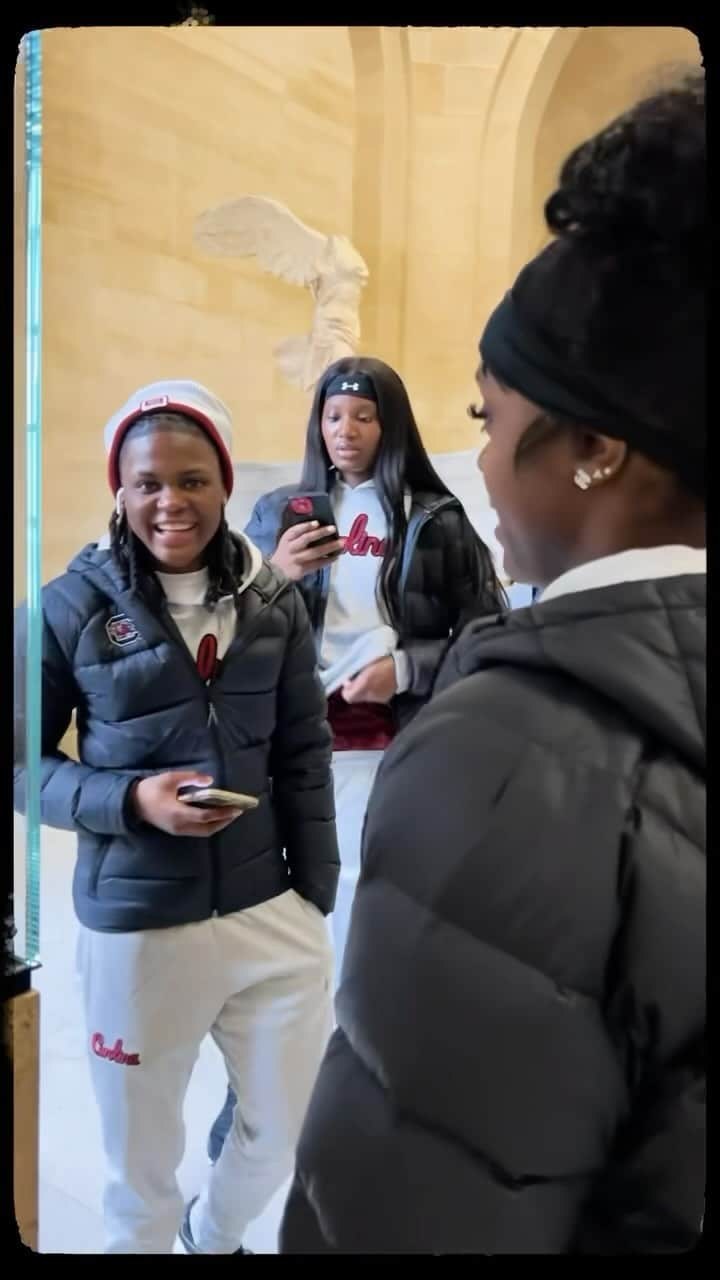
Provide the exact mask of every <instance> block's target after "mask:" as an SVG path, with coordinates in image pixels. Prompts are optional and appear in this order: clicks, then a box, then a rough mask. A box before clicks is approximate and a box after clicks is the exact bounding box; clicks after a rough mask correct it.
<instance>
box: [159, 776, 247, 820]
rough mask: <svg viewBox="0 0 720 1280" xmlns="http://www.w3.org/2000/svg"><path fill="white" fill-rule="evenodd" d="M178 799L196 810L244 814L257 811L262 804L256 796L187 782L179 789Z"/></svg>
mask: <svg viewBox="0 0 720 1280" xmlns="http://www.w3.org/2000/svg"><path fill="white" fill-rule="evenodd" d="M177 798H178V800H182V801H183V802H184V803H185V804H189V805H193V806H194V807H195V808H196V809H240V810H242V812H243V813H247V812H249V811H250V810H251V809H257V807H258V805H259V804H260V801H259V800H258V799H257V797H256V796H245V795H242V793H241V792H239V791H223V790H221V788H220V787H203V786H201V784H200V783H198V782H186V783H184V784H183V786H181V787H178V789H177Z"/></svg>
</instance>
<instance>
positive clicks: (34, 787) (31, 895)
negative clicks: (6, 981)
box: [16, 31, 42, 964]
mask: <svg viewBox="0 0 720 1280" xmlns="http://www.w3.org/2000/svg"><path fill="white" fill-rule="evenodd" d="M41 58H42V46H41V35H40V32H39V31H33V32H30V33H29V34H28V35H27V36H26V37H25V39H24V40H23V44H22V49H21V58H20V64H19V67H18V82H20V80H21V79H22V80H23V81H24V123H25V129H24V134H25V136H24V178H25V183H24V186H25V189H24V211H25V219H24V221H25V226H24V233H25V245H26V253H25V281H24V285H25V288H24V328H25V352H24V355H25V395H24V408H25V449H24V504H22V505H23V506H24V510H22V506H21V514H22V516H24V525H25V554H24V570H25V572H24V578H25V582H24V587H25V590H24V595H25V602H26V611H27V627H26V630H25V652H24V654H19V655H18V659H19V661H18V662H17V663H16V679H17V680H18V681H19V680H22V681H24V688H19V689H18V690H17V695H18V696H19V699H20V701H21V704H23V705H24V732H25V761H24V762H25V885H24V889H25V899H24V904H23V905H24V911H23V915H24V943H23V944H22V945H23V951H22V954H23V957H24V959H25V960H26V961H27V962H28V963H30V964H34V963H36V962H37V961H38V960H39V954H40V745H41V717H40V710H41V709H40V696H41V658H42V612H41V585H42V544H41V536H42V529H41V504H42V441H41V412H42V379H41V340H42V338H41V307H42V177H41V154H42V74H41ZM18 87H19V83H18ZM16 107H17V99H16ZM17 518H18V511H17V509H16V521H17ZM17 541H18V538H17V524H16V545H17ZM17 567H18V566H17V562H16V571H17ZM19 585H20V584H19V583H17V582H16V591H17V589H18V586H19ZM16 883H17V882H16ZM21 936H22V935H21ZM20 946H21V942H20V938H17V939H16V950H17V949H19V947H20Z"/></svg>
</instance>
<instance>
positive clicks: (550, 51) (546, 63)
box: [476, 27, 581, 323]
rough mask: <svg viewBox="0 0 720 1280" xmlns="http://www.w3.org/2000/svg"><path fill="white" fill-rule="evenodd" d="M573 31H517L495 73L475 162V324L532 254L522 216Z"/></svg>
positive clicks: (529, 229)
mask: <svg viewBox="0 0 720 1280" xmlns="http://www.w3.org/2000/svg"><path fill="white" fill-rule="evenodd" d="M580 34H581V28H576V27H524V28H522V29H520V30H518V31H517V32H516V34H515V37H514V39H513V41H512V43H511V44H510V46H509V48H508V51H507V54H506V56H505V59H504V61H503V63H502V65H501V66H500V69H499V71H498V74H497V79H496V82H495V87H494V90H493V94H492V97H491V100H490V105H489V108H488V114H487V121H486V127H485V135H484V141H483V148H482V157H481V164H482V171H483V172H484V173H487V174H488V175H492V187H491V188H490V189H489V191H488V199H487V200H486V201H485V202H484V203H483V208H482V214H481V217H480V220H479V226H478V237H479V240H478V253H477V263H478V268H477V269H478V278H477V281H476V298H477V299H478V303H479V305H480V308H481V314H480V315H479V316H478V320H479V322H480V323H483V322H484V320H485V318H486V317H487V314H488V312H489V310H490V309H491V308H492V306H493V305H494V303H495V302H496V301H497V300H498V298H499V297H500V296H501V294H502V293H503V292H504V291H505V289H507V288H509V286H510V284H511V282H512V279H513V278H514V275H515V274H516V273H517V270H518V269H519V268H520V266H521V265H522V263H523V262H524V261H525V260H526V258H527V257H529V256H530V254H531V253H532V251H533V249H534V244H533V243H532V238H533V224H532V221H531V218H530V217H529V214H530V210H531V208H532V203H531V202H532V194H533V186H532V184H533V173H534V165H533V156H534V148H535V143H536V140H537V134H538V129H539V127H540V122H541V120H542V117H543V114H544V111H545V107H546V104H547V101H548V99H549V97H550V94H551V92H552V89H553V86H554V84H555V82H556V80H557V77H558V75H559V73H560V71H561V69H562V67H563V65H564V63H565V61H566V59H567V58H568V57H569V55H570V53H571V52H572V50H573V48H574V46H575V43H576V42H577V40H578V37H579V36H580ZM536 234H537V231H536V230H535V235H536Z"/></svg>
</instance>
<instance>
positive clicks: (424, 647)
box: [402, 507, 505, 698]
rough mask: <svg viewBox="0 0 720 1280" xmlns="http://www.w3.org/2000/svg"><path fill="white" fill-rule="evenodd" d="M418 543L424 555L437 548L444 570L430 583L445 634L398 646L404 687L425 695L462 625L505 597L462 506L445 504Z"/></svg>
mask: <svg viewBox="0 0 720 1280" xmlns="http://www.w3.org/2000/svg"><path fill="white" fill-rule="evenodd" d="M421 546H422V547H423V548H425V549H426V554H427V556H428V559H430V557H432V555H433V549H434V550H435V552H436V553H437V552H439V553H440V556H441V561H439V563H441V564H442V570H441V573H440V574H439V575H438V579H437V583H436V584H433V585H435V586H436V590H437V593H438V594H439V595H442V596H444V597H445V601H446V607H447V614H448V622H449V626H448V633H447V635H446V636H443V637H441V638H439V639H437V638H433V639H422V638H419V637H413V636H410V637H408V638H405V637H403V641H402V649H403V651H404V652H405V653H406V654H407V656H408V660H409V665H410V685H409V688H408V689H407V690H406V692H407V693H409V694H412V695H413V696H415V697H418V698H428V697H429V696H430V694H431V692H432V689H433V684H434V681H435V677H436V675H437V672H438V670H439V668H440V666H441V664H442V661H443V659H444V657H445V655H446V653H447V651H448V648H449V646H450V645H451V644H452V642H453V640H454V639H455V638H456V637H457V636H458V635H459V634H460V632H461V631H462V629H463V627H464V626H466V625H467V623H468V622H470V621H472V619H473V618H482V617H485V616H486V615H487V614H494V613H497V612H498V610H500V609H502V608H503V606H504V603H505V602H504V600H503V597H502V590H501V588H500V586H499V583H498V582H497V579H496V577H495V571H494V567H493V564H492V560H491V558H490V553H489V552H488V550H487V548H486V547H485V546H484V544H483V543H482V542H481V541H480V539H479V538H478V536H477V534H476V533H475V530H474V529H473V527H472V525H471V524H470V521H469V520H468V518H467V516H466V514H465V512H464V511H463V509H462V507H448V508H446V509H445V510H444V511H443V512H442V513H441V514H440V515H439V516H437V517H436V518H435V519H434V520H432V521H431V522H430V523H429V524H428V526H427V529H426V530H425V531H424V533H423V535H422V536H421ZM433 594H434V593H433Z"/></svg>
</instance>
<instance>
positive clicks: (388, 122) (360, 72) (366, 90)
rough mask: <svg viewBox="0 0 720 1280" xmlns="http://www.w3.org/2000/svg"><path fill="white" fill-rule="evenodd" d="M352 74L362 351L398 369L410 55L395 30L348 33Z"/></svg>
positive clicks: (404, 253) (401, 31) (405, 39)
mask: <svg viewBox="0 0 720 1280" xmlns="http://www.w3.org/2000/svg"><path fill="white" fill-rule="evenodd" d="M348 35H349V39H350V47H351V50H352V57H353V66H354V71H355V154H354V171H353V240H354V243H355V244H356V245H357V248H358V249H359V250H360V252H361V253H362V255H363V257H364V258H365V261H366V262H367V264H368V268H369V270H370V279H369V281H368V285H367V288H366V289H365V291H364V294H363V300H362V311H361V323H362V349H363V350H364V351H367V352H377V353H378V354H381V355H382V357H383V359H385V360H387V361H388V363H389V364H393V365H395V366H396V367H397V365H398V364H399V363H400V356H401V352H402V344H403V322H404V314H405V281H406V262H407V217H408V208H407V205H408V176H409V165H410V150H411V147H410V128H411V108H410V67H409V62H410V53H409V47H408V36H407V31H406V30H405V29H404V28H402V27H354V26H353V27H348Z"/></svg>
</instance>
